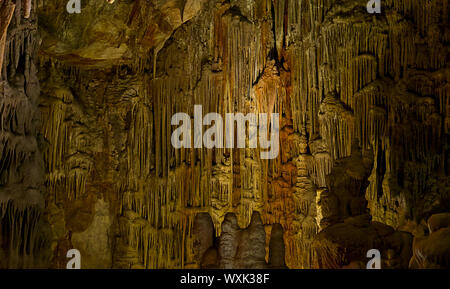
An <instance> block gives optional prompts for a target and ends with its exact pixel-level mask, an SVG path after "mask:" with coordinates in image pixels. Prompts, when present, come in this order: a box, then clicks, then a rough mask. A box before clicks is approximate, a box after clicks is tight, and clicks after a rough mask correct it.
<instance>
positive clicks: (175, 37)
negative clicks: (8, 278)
mask: <svg viewBox="0 0 450 289" xmlns="http://www.w3.org/2000/svg"><path fill="white" fill-rule="evenodd" d="M366 4H367V1H366V0H351V1H350V0H349V1H339V0H183V1H178V0H165V1H163V0H157V1H144V0H117V1H103V0H89V1H83V2H82V11H81V13H80V14H69V13H66V11H65V9H66V2H65V1H60V0H45V1H44V0H37V1H22V0H15V1H13V0H1V1H0V33H1V39H0V56H1V57H0V65H1V68H2V70H1V82H0V117H1V118H0V126H1V131H0V139H1V143H0V152H1V153H0V245H1V246H0V268H30V267H31V268H65V266H66V263H67V258H66V252H67V251H68V250H69V249H72V248H75V249H78V250H80V252H81V255H82V264H81V266H82V268H345V267H362V268H365V264H366V263H367V261H368V259H367V256H366V253H367V251H368V250H369V249H378V250H379V251H380V252H381V255H382V267H383V268H442V267H446V268H448V267H449V266H450V265H449V264H450V248H449V244H450V234H449V232H450V231H449V230H450V229H449V228H450V227H449V226H450V222H449V220H448V219H449V217H448V214H449V212H450V190H449V188H450V178H449V158H448V156H449V144H448V140H449V133H450V115H449V113H450V98H449V96H450V84H449V80H450V67H449V55H450V54H449V52H450V51H449V42H450V30H449V29H450V25H449V11H450V4H449V1H448V0H435V1H420V0H385V1H382V5H383V11H382V13H381V14H369V13H368V12H367V10H366ZM195 104H201V105H202V106H203V114H206V113H209V112H216V113H219V114H220V115H222V116H223V117H224V116H225V114H226V113H235V112H241V113H243V114H247V113H269V114H270V113H279V115H280V134H279V138H280V140H279V141H280V152H279V155H278V157H277V158H275V159H271V160H264V159H261V158H260V151H261V150H263V149H261V148H259V147H258V148H256V149H253V148H252V149H250V148H245V149H240V148H234V149H231V148H214V149H206V148H181V149H175V148H173V146H172V145H171V135H172V132H173V131H174V130H175V129H176V127H175V126H172V125H171V117H172V115H174V114H175V113H177V112H185V113H187V114H189V115H194V111H193V110H194V105H195Z"/></svg>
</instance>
